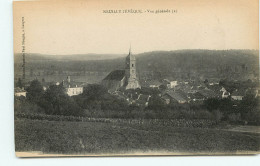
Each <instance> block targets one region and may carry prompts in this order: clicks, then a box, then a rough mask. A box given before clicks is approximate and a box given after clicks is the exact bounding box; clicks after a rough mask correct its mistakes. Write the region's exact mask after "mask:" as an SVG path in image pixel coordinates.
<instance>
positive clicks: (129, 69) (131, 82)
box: [125, 46, 141, 89]
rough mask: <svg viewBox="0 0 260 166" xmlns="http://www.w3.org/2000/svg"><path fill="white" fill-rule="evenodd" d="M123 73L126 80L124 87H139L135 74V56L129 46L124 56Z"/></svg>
mask: <svg viewBox="0 0 260 166" xmlns="http://www.w3.org/2000/svg"><path fill="white" fill-rule="evenodd" d="M125 74H126V80H127V84H126V89H137V88H141V86H140V84H139V82H138V79H137V76H136V59H135V56H134V55H133V54H132V53H131V46H130V49H129V54H128V56H127V57H126V67H125Z"/></svg>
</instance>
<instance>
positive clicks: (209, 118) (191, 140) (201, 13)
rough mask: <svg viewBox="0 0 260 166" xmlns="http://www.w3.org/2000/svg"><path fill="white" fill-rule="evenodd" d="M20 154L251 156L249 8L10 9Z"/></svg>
mask: <svg viewBox="0 0 260 166" xmlns="http://www.w3.org/2000/svg"><path fill="white" fill-rule="evenodd" d="M13 28H14V85H15V87H14V123H15V131H14V132H15V152H16V155H17V156H18V157H48V156H131V155H132V156H133V155H134V156H138V155H142V156H143V155H235V154H257V153H259V152H260V103H259V99H260V86H259V49H258V47H259V39H258V36H259V33H258V31H259V27H258V0H250V1H248V0H218V1H215V0H192V1H191V0H164V1H161V0H149V1H148V0H124V1H122V0H109V1H107V0H38V1H14V2H13Z"/></svg>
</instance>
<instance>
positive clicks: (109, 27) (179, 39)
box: [13, 0, 259, 55]
mask: <svg viewBox="0 0 260 166" xmlns="http://www.w3.org/2000/svg"><path fill="white" fill-rule="evenodd" d="M125 9H133V10H141V11H142V12H143V13H139V14H137V13H103V10H121V11H122V10H125ZM161 9H164V10H166V9H169V10H177V13H159V14H155V13H149V12H148V10H161ZM22 17H23V18H24V20H23V21H24V27H22V22H23V21H22ZM13 18H14V25H13V28H14V52H15V53H20V52H22V41H23V40H24V48H25V52H26V53H41V54H54V55H55V54H57V55H63V54H87V53H97V54H125V53H127V52H128V50H129V47H130V44H131V46H132V52H133V53H142V52H148V51H157V50H165V51H168V50H179V49H218V50H222V49H258V47H259V44H258V36H259V35H258V1H257V0H250V1H248V0H218V1H215V0H192V1H190V0H164V1H161V0H149V1H148V0H139V1H138V0H124V1H119V0H74V1H69V0H63V1H61V0H52V1H18V2H14V4H13ZM23 30H24V32H23ZM23 33H24V37H23V36H22V35H23Z"/></svg>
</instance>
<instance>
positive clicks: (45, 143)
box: [15, 119, 260, 155]
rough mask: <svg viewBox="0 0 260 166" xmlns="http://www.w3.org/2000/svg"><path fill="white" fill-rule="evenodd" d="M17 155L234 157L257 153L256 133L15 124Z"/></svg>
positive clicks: (24, 121)
mask: <svg viewBox="0 0 260 166" xmlns="http://www.w3.org/2000/svg"><path fill="white" fill-rule="evenodd" d="M15 148H16V151H17V152H28V151H41V152H43V153H45V154H46V153H56V154H92V155H93V154H107V153H109V154H119V153H120V154H126V153H127V154H129V153H131V154H133V153H135V152H138V153H140V152H141V153H142V152H146V153H154V152H169V153H186V154H188V153H189V154H190V153H202V154H203V153H204V154H205V153H217V154H220V153H236V152H241V151H243V152H245V151H246V152H249V153H250V152H253V151H259V150H260V133H255V132H240V131H239V130H235V131H230V130H227V129H225V130H222V129H219V128H184V127H182V128H179V127H171V126H167V127H166V126H161V125H152V126H151V125H141V124H122V123H103V122H69V121H60V122H58V121H45V120H29V119H20V120H15Z"/></svg>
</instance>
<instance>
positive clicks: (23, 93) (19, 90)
mask: <svg viewBox="0 0 260 166" xmlns="http://www.w3.org/2000/svg"><path fill="white" fill-rule="evenodd" d="M26 93H27V92H26V91H25V90H24V88H19V87H16V88H14V96H17V97H20V96H24V97H26Z"/></svg>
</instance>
